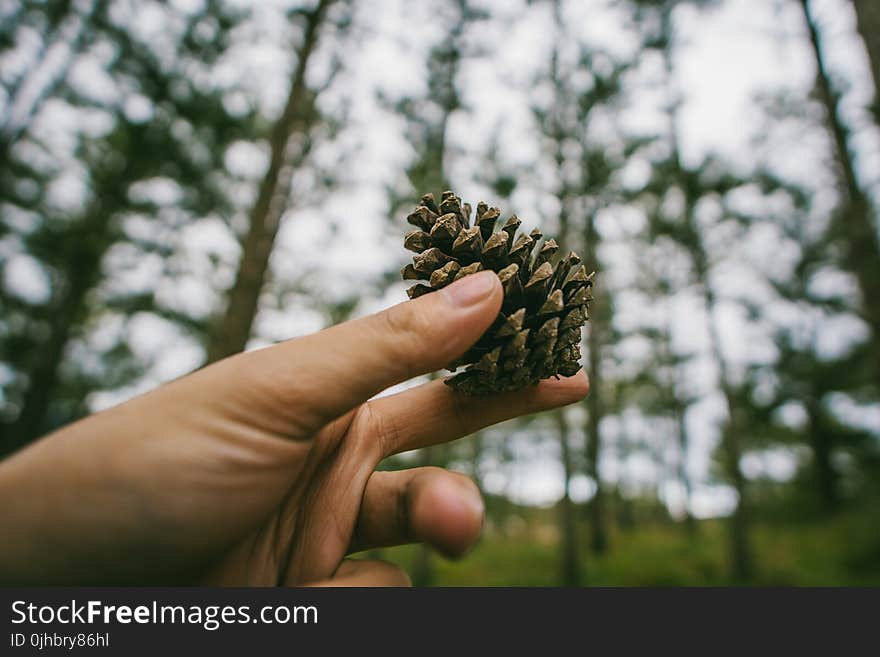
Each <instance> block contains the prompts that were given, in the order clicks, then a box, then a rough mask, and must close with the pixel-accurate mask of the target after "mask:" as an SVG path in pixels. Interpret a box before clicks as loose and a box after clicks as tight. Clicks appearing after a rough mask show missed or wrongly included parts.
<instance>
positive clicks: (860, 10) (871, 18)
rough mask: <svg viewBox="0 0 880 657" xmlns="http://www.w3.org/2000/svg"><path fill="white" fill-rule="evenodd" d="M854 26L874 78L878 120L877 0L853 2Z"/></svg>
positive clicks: (879, 6)
mask: <svg viewBox="0 0 880 657" xmlns="http://www.w3.org/2000/svg"><path fill="white" fill-rule="evenodd" d="M853 6H854V7H855V10H856V24H857V26H858V30H859V34H860V35H861V36H862V40H863V41H864V42H865V49H866V50H867V51H868V63H869V64H870V66H871V75H872V76H873V78H874V104H875V106H876V108H877V111H878V114H877V118H878V119H880V2H877V0H853Z"/></svg>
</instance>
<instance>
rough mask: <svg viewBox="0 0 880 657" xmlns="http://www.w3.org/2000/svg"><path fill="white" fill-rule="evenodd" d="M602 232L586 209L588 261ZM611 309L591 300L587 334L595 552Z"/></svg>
mask: <svg viewBox="0 0 880 657" xmlns="http://www.w3.org/2000/svg"><path fill="white" fill-rule="evenodd" d="M598 239H599V235H598V232H597V230H596V222H595V213H594V212H592V211H588V212H587V228H586V234H585V241H586V253H585V255H586V261H587V263H588V264H589V265H590V266H597V264H598V262H599V254H598V248H597V246H598ZM608 311H609V309H608V308H606V307H605V301H604V299H603V298H602V297H601V295H600V296H599V297H598V298H597V299H595V300H594V301H593V302H592V303H591V304H590V322H589V328H588V335H587V349H588V352H589V353H588V356H587V362H588V364H589V368H590V369H589V372H590V394H589V395H588V396H587V400H586V405H587V425H586V435H585V438H586V456H587V476H589V477H590V478H592V480H593V483H594V484H595V486H596V492H595V494H594V495H593V499H592V500H590V504H589V507H588V508H589V517H590V530H591V536H590V547H591V549H592V550H593V552H594V553H596V554H603V553H604V552H605V551H606V550H607V549H608V531H607V527H606V522H605V490H604V487H603V485H602V477H601V476H600V474H599V459H600V457H601V453H602V433H601V431H600V425H601V423H602V414H603V410H604V408H603V405H602V345H603V344H604V331H605V328H606V327H605V322H606V321H607V317H608Z"/></svg>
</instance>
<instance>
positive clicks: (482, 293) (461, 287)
mask: <svg viewBox="0 0 880 657" xmlns="http://www.w3.org/2000/svg"><path fill="white" fill-rule="evenodd" d="M497 280H498V276H497V275H496V274H495V272H492V271H481V272H477V273H476V274H471V275H470V276H465V277H464V278H462V279H461V280H458V281H456V282H455V283H453V284H452V285H448V286H446V287H444V288H443V292H445V293H446V296H447V298H448V299H449V301H450V302H451V303H452V305H453V306H458V307H459V308H464V307H466V306H472V305H474V304H476V303H479V302H480V301H483V300H484V299H485V298H486V297H487V296H489V293H490V292H492V289H493V288H494V287H495V286H496V285H497V283H496V281H497Z"/></svg>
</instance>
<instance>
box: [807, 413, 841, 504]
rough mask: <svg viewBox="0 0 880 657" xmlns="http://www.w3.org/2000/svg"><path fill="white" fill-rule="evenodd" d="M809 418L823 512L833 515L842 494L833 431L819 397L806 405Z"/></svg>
mask: <svg viewBox="0 0 880 657" xmlns="http://www.w3.org/2000/svg"><path fill="white" fill-rule="evenodd" d="M806 409H807V417H808V418H809V428H808V432H809V438H810V444H811V447H812V448H813V471H814V473H815V477H816V487H817V489H818V493H819V501H820V503H821V505H822V510H823V511H825V512H826V513H832V512H834V511H836V510H837V509H838V507H839V506H840V492H839V483H838V474H837V470H836V469H835V468H834V463H833V461H832V455H833V453H834V442H833V431H832V430H830V427H828V426H827V424H826V422H825V411H824V410H823V408H822V404H821V402H820V401H819V398H818V397H817V396H811V397H810V398H809V399H808V400H807V403H806Z"/></svg>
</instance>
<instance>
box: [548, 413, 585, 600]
mask: <svg viewBox="0 0 880 657" xmlns="http://www.w3.org/2000/svg"><path fill="white" fill-rule="evenodd" d="M554 416H555V418H556V427H557V429H558V431H559V445H560V448H561V450H562V468H563V472H564V477H565V479H564V488H563V493H562V499H561V500H560V501H559V525H560V527H561V528H562V559H561V564H560V583H561V584H562V586H578V585H579V584H580V583H581V566H580V556H579V552H578V540H577V518H576V517H575V509H574V502H573V501H572V499H571V477H572V475H573V474H574V462H573V458H572V454H571V447H570V445H569V443H568V438H569V431H568V420H567V419H566V417H565V412H564V411H562V410H559V411H556V412H555V413H554Z"/></svg>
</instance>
